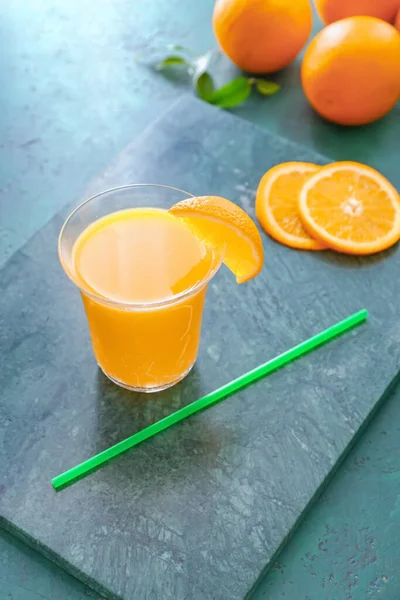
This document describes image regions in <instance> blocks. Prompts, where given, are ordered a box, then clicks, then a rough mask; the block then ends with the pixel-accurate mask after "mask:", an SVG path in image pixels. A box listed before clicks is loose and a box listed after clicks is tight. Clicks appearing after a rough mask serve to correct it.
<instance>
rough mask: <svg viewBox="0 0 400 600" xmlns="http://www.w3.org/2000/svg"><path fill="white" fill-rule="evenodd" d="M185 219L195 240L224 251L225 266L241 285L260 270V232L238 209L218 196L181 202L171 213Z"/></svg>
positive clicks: (261, 253) (261, 264)
mask: <svg viewBox="0 0 400 600" xmlns="http://www.w3.org/2000/svg"><path fill="white" fill-rule="evenodd" d="M169 212H170V213H172V214H173V215H174V216H175V217H178V218H179V219H182V220H183V221H184V222H185V223H186V224H187V225H188V227H189V228H190V230H191V231H192V233H194V235H196V237H198V238H200V239H202V240H204V241H205V242H206V243H207V244H209V245H212V246H213V247H215V248H217V249H220V251H221V252H224V264H225V265H226V266H227V267H228V268H229V269H230V270H231V271H232V273H234V275H235V276H236V280H237V282H238V283H244V282H245V281H248V280H249V279H252V278H253V277H255V276H256V275H258V273H259V272H260V271H261V268H262V266H263V262H264V251H263V246H262V242H261V237H260V234H259V232H258V229H257V227H256V225H255V223H254V221H252V220H251V218H250V217H249V216H248V214H247V213H245V212H244V210H242V209H241V208H240V207H239V206H237V205H236V204H234V203H233V202H231V201H230V200H226V199H225V198H220V197H219V196H202V197H198V198H189V199H188V200H183V201H182V202H178V203H177V204H175V205H174V206H173V207H172V208H170V210H169Z"/></svg>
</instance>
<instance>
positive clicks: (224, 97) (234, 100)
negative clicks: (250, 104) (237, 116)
mask: <svg viewBox="0 0 400 600" xmlns="http://www.w3.org/2000/svg"><path fill="white" fill-rule="evenodd" d="M250 93H251V82H250V80H249V79H247V77H237V78H236V79H232V81H230V82H229V83H227V84H226V85H223V86H222V87H220V88H219V89H218V90H217V91H216V92H215V93H214V94H213V95H212V97H211V98H210V100H209V102H211V104H215V105H216V106H220V107H221V108H233V107H234V106H238V105H239V104H242V102H245V100H247V98H248V97H249V96H250Z"/></svg>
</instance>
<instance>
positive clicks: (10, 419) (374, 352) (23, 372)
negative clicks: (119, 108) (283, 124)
mask: <svg viewBox="0 0 400 600" xmlns="http://www.w3.org/2000/svg"><path fill="white" fill-rule="evenodd" d="M287 160H307V161H314V162H317V163H323V162H324V161H325V160H326V159H324V158H323V157H322V156H318V155H316V154H314V153H313V152H311V151H310V150H308V149H307V148H304V147H301V146H299V145H296V144H293V143H291V142H288V141H286V140H284V139H281V138H278V137H275V136H273V135H269V134H268V133H265V132H263V131H261V130H259V129H258V128H257V127H255V126H253V125H251V124H249V123H247V122H245V121H242V120H240V119H237V118H234V117H232V116H231V115H229V114H228V113H226V112H221V111H219V110H217V109H214V108H213V107H210V106H208V105H206V104H203V103H200V102H198V101H196V100H194V99H190V98H187V99H183V100H182V101H180V102H179V103H178V104H176V105H175V106H174V107H172V109H171V110H170V111H169V112H167V113H166V114H165V115H163V116H162V118H160V119H159V120H158V121H157V122H156V123H155V124H154V125H153V126H152V127H151V128H150V129H148V130H147V131H146V132H145V133H144V134H143V135H142V136H141V137H140V138H139V139H138V140H137V141H136V142H135V143H133V144H132V145H131V146H129V147H128V148H127V149H126V150H124V151H123V153H122V154H121V155H120V156H119V158H118V159H117V160H116V162H115V164H114V165H112V166H111V167H110V168H109V169H108V170H107V171H106V173H105V174H104V175H103V176H102V177H101V178H100V179H99V180H97V181H96V182H95V183H94V184H93V186H92V187H91V190H90V192H92V191H96V190H99V189H103V188H107V187H112V186H114V185H116V184H123V183H127V182H146V181H147V182H162V183H166V184H170V185H175V186H178V187H181V188H183V189H187V190H189V191H192V192H193V193H195V194H206V193H214V194H219V195H222V196H227V197H229V198H232V199H233V200H234V201H236V202H238V203H240V204H241V205H242V206H243V207H244V208H245V209H246V210H247V211H249V213H250V214H252V215H253V214H254V210H253V205H254V190H255V189H256V186H257V183H258V181H259V179H260V177H261V175H262V174H263V173H264V172H265V170H266V169H268V168H269V167H271V166H272V165H275V164H277V163H279V162H281V161H287ZM68 210H69V209H68ZM68 210H67V209H66V210H65V211H64V213H63V214H62V215H59V216H57V217H55V218H54V219H53V220H52V221H51V222H50V223H49V224H48V225H47V226H46V227H44V228H43V229H42V230H41V231H40V232H39V233H38V234H37V235H36V236H35V237H34V238H33V239H32V240H31V241H30V242H29V243H28V244H27V245H26V246H25V247H24V248H23V249H22V250H21V251H19V252H17V253H16V254H15V255H14V256H13V257H12V258H11V260H10V261H9V262H8V263H7V265H6V266H5V268H4V269H3V271H2V273H1V283H0V285H1V294H0V315H1V317H0V318H1V328H0V336H1V353H0V383H1V386H0V389H1V406H0V411H1V412H0V423H1V438H0V439H1V456H2V459H3V460H2V461H1V462H2V467H1V469H2V471H1V479H0V508H1V515H2V523H3V525H5V526H6V527H8V528H9V529H10V530H12V531H14V532H15V533H17V534H19V535H20V536H22V537H23V538H24V539H26V540H27V541H28V542H29V543H31V544H33V545H35V546H36V547H38V548H39V549H40V550H41V551H42V552H44V553H46V554H47V555H48V556H49V557H50V558H52V559H53V560H55V561H57V562H58V563H60V564H61V565H63V566H64V567H65V568H67V569H68V570H70V571H71V572H72V573H74V574H75V575H77V576H78V577H80V578H82V579H83V580H84V581H86V582H88V583H89V584H90V585H92V586H93V587H94V588H96V589H97V590H98V591H99V592H103V593H104V594H106V595H107V597H108V598H123V599H124V600H139V599H140V600H159V599H160V598H162V599H163V600H184V599H185V600H227V598H229V599H230V600H239V599H240V600H241V599H242V598H243V597H244V596H245V595H246V593H248V592H249V590H250V588H251V587H252V586H253V584H254V583H255V581H256V580H257V578H258V577H259V575H260V573H261V572H262V571H263V569H265V568H266V567H267V566H268V564H269V563H270V561H271V559H272V557H273V556H274V554H275V553H276V551H277V549H278V548H279V546H280V545H281V544H282V543H283V542H284V541H285V539H286V538H287V536H288V535H289V534H290V532H291V530H292V529H293V527H294V525H295V524H296V522H297V521H298V519H299V518H300V515H301V514H302V512H303V511H304V509H305V507H306V506H307V505H308V504H309V503H310V501H311V500H312V498H313V496H314V495H315V493H316V491H317V490H318V488H320V487H321V486H322V484H323V482H324V481H325V480H326V478H327V476H328V474H329V473H330V472H331V470H332V468H333V466H334V465H335V464H336V463H337V461H338V459H339V458H340V457H341V456H342V455H343V453H344V452H345V450H346V448H347V447H348V445H349V443H350V442H351V440H352V438H354V436H355V434H356V433H357V432H358V431H359V430H360V427H361V426H362V425H363V423H365V421H366V420H367V419H368V417H370V416H371V414H372V412H373V411H374V409H376V407H377V405H378V404H379V401H381V400H382V399H383V398H384V395H385V391H386V390H387V388H388V386H389V384H390V383H391V382H392V381H393V380H394V379H395V376H396V375H397V373H398V371H399V364H400V318H399V316H400V303H399V302H398V298H399V296H400V261H399V255H398V253H399V250H398V249H395V250H392V251H391V252H388V253H386V254H385V255H382V256H378V257H374V258H370V259H357V258H350V257H343V256H337V255H333V254H331V253H328V252H325V253H301V252H295V251H293V250H289V249H287V248H284V247H282V246H280V245H278V244H275V243H274V242H273V241H271V240H270V239H268V238H267V237H265V238H264V241H265V255H266V265H265V268H264V269H263V272H262V274H261V275H260V276H259V277H258V278H257V279H256V280H254V281H252V282H250V283H249V284H246V285H244V286H237V285H236V283H235V282H234V279H233V277H232V276H231V275H230V274H229V273H228V272H227V271H226V270H225V269H222V270H221V272H220V273H219V274H218V276H217V277H216V278H215V279H214V280H213V282H212V285H211V286H210V289H209V294H208V299H207V306H206V311H205V319H204V328H203V338H202V345H201V351H200V357H199V360H198V363H197V366H196V368H195V369H194V371H193V372H192V374H191V375H190V376H189V377H188V378H187V379H186V380H185V381H184V382H183V383H182V384H180V385H178V386H177V387H176V388H174V389H172V390H169V391H167V392H165V393H163V394H160V395H155V396H140V395H135V394H130V393H129V392H126V391H123V390H120V389H118V388H117V387H115V386H114V385H112V384H111V383H109V382H108V381H107V380H106V379H105V378H104V376H103V375H102V374H101V373H100V372H99V371H98V369H97V368H96V364H95V362H94V359H93V357H92V352H91V348H90V342H89V336H88V333H87V329H86V325H85V317H84V314H83V309H82V307H81V304H80V298H79V296H78V293H77V292H76V290H75V289H73V286H72V285H71V284H70V283H69V281H68V280H67V279H66V277H65V276H64V274H63V272H62V270H61V268H60V267H59V265H58V260H57V255H56V240H57V235H58V232H59V229H60V227H61V224H62V221H63V219H64V216H65V215H66V214H67V212H68ZM362 307H366V308H368V309H369V310H370V312H371V318H370V321H369V323H368V324H367V325H364V326H363V327H361V328H359V329H357V330H354V331H353V332H351V333H350V334H348V335H346V336H345V337H342V338H340V339H338V340H336V341H335V342H333V343H331V344H330V345H329V346H326V347H324V348H322V349H319V350H318V351H316V352H314V353H313V354H310V355H308V356H307V357H305V358H302V359H301V360H300V361H297V362H296V363H293V364H292V365H290V366H288V367H287V368H285V369H283V370H281V371H279V372H277V373H275V374H274V375H272V376H270V377H269V378H268V379H265V380H264V381H261V382H259V383H257V384H255V385H253V386H251V387H250V388H248V389H246V390H245V391H243V392H242V393H240V394H238V395H236V396H234V397H232V398H230V399H229V400H226V401H225V402H223V403H222V404H219V405H218V406H215V407H213V408H212V409H210V410H208V411H206V412H204V413H201V414H199V415H196V416H195V417H192V418H191V419H189V420H188V421H186V422H184V423H182V424H180V425H178V426H176V427H175V428H173V429H171V430H169V431H167V432H164V433H163V434H161V435H160V436H158V437H157V438H155V439H154V440H151V441H148V442H146V443H145V444H143V445H142V446H140V447H138V448H137V449H135V450H133V451H131V452H129V453H127V454H125V455H124V456H123V457H121V458H119V459H118V460H116V461H114V462H113V463H111V464H109V465H107V466H106V467H105V468H103V469H101V470H100V471H97V472H96V473H94V474H92V475H91V476H90V477H88V478H86V479H85V480H82V481H80V482H78V483H76V484H75V485H73V486H72V487H70V488H68V489H65V490H63V491H62V492H60V493H58V494H56V493H55V492H54V491H53V489H52V487H51V484H50V479H51V478H52V477H53V476H54V475H57V474H58V473H60V472H62V471H64V470H65V469H67V468H69V467H71V466H73V465H75V464H77V463H78V462H80V461H82V460H83V459H85V458H87V457H89V456H91V455H93V454H94V453H96V452H98V451H100V450H102V449H104V448H106V447H108V446H109V445H110V444H112V443H115V442H116V441H118V440H121V439H123V438H124V437H126V436H128V435H130V434H132V433H133V432H135V431H137V430H140V429H142V428H143V427H145V426H147V425H148V424H150V423H152V422H154V421H156V420H158V419H160V418H161V417H163V416H165V415H166V414H169V413H170V412H172V411H174V410H176V409H178V408H179V407H181V406H183V405H184V404H186V403H188V402H191V401H193V400H194V399H196V398H197V397H199V396H200V395H202V394H203V393H206V392H208V391H210V390H212V389H214V388H216V387H219V386H220V385H221V384H223V383H224V382H227V381H228V380H230V379H231V378H233V377H235V376H237V375H239V374H240V373H243V372H244V371H246V370H248V369H250V368H253V367H254V366H256V365H258V364H259V363H261V362H264V361H266V360H268V359H270V358H272V357H273V356H275V355H276V354H278V353H280V352H282V351H283V350H285V349H287V348H289V347H291V346H292V345H294V344H297V343H299V342H300V341H302V340H304V339H305V338H307V337H309V336H310V335H312V334H314V333H316V332H318V331H320V330H322V329H324V328H325V327H327V326H329V325H330V324H332V323H334V322H336V321H338V320H340V319H342V318H344V317H346V316H347V315H349V314H351V313H352V312H355V311H356V310H358V309H360V308H362Z"/></svg>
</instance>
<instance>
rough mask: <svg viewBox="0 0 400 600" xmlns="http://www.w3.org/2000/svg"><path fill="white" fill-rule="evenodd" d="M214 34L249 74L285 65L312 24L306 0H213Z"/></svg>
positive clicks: (299, 47) (296, 51) (302, 43)
mask: <svg viewBox="0 0 400 600" xmlns="http://www.w3.org/2000/svg"><path fill="white" fill-rule="evenodd" d="M213 26H214V32H215V36H216V38H217V40H218V43H219V45H220V46H221V48H222V50H223V51H224V52H225V54H226V55H227V56H228V57H229V58H230V59H231V60H232V61H233V62H234V63H235V64H236V65H237V66H238V67H240V68H241V69H243V70H244V71H249V72H250V73H270V72H272V71H278V70H279V69H282V68H283V67H285V66H286V65H287V64H289V63H290V62H291V61H292V60H293V59H294V58H295V57H296V56H297V54H298V53H299V52H300V50H301V49H302V47H303V46H304V45H305V43H306V41H307V39H308V36H309V35H310V32H311V27H312V10H311V4H310V1H309V0H217V1H216V3H215V8H214V14H213Z"/></svg>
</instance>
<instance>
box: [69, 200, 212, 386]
mask: <svg viewBox="0 0 400 600" xmlns="http://www.w3.org/2000/svg"><path fill="white" fill-rule="evenodd" d="M216 266H217V265H216V258H215V254H214V253H213V252H212V251H211V250H210V249H209V248H208V247H207V246H206V245H205V244H203V243H202V242H201V241H200V240H198V239H197V238H196V237H195V236H194V235H193V234H192V233H191V232H190V230H189V229H188V227H187V226H186V225H185V224H184V223H182V222H181V221H180V220H178V219H177V218H176V217H174V216H172V215H171V214H169V213H168V212H167V211H165V210H163V209H159V208H132V209H125V210H118V211H116V212H112V213H110V214H107V215H105V216H103V217H102V218H100V219H98V220H95V221H94V222H92V223H91V224H90V225H89V226H87V227H86V228H85V229H84V230H83V232H82V233H80V235H79V236H78V237H77V239H76V241H75V243H74V245H73V248H72V269H73V271H74V278H75V280H76V283H77V284H78V286H79V287H80V289H81V292H82V298H83V303H84V306H85V310H86V314H87V318H88V322H89V329H90V334H91V338H92V345H93V350H94V354H95V357H96V360H97V362H98V364H99V366H100V367H101V369H102V370H103V371H104V373H105V374H106V375H107V376H108V377H110V378H111V379H112V380H114V381H115V382H116V383H118V384H120V385H124V386H125V387H128V388H131V389H136V390H143V391H154V390H156V389H163V388H165V387H168V386H169V385H172V384H173V383H175V382H177V381H179V380H180V379H182V378H183V377H184V376H185V375H186V373H187V372H188V371H189V370H190V369H191V367H192V366H193V364H194V362H195V360H196V356H197V351H198V346H199V340H200V329H201V320H202V312H203V304H204V299H205V294H206V286H207V281H208V279H209V277H210V275H211V274H212V272H213V270H215V268H216Z"/></svg>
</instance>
